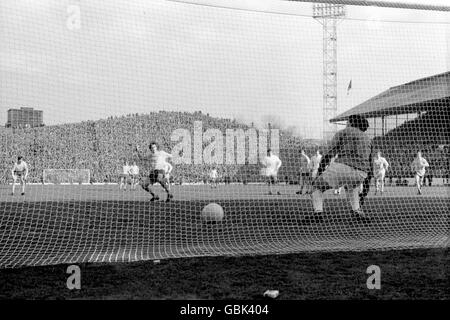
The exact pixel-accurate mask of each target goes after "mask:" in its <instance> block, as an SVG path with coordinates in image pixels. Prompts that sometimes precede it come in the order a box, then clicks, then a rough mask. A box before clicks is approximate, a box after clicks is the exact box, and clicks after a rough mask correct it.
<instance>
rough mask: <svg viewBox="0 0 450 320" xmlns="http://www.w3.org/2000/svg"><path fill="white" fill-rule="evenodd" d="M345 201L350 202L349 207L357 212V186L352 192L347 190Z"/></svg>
mask: <svg viewBox="0 0 450 320" xmlns="http://www.w3.org/2000/svg"><path fill="white" fill-rule="evenodd" d="M346 191H347V192H346V194H347V199H348V201H349V202H350V205H351V206H352V210H353V211H359V209H360V207H359V186H358V187H356V188H354V189H353V190H352V189H350V190H347V189H346Z"/></svg>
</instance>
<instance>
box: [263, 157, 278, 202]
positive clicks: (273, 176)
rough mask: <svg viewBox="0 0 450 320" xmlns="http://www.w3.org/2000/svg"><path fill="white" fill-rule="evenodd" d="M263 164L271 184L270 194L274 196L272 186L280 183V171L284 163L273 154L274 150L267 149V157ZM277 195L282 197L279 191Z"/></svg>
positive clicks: (264, 171)
mask: <svg viewBox="0 0 450 320" xmlns="http://www.w3.org/2000/svg"><path fill="white" fill-rule="evenodd" d="M262 164H263V166H264V168H263V173H264V175H265V176H266V177H267V181H268V184H269V194H270V195H272V194H273V193H272V185H274V184H276V183H277V181H278V178H277V175H278V170H279V169H280V167H281V164H282V162H281V160H280V158H278V157H277V156H276V155H274V154H273V153H272V150H270V149H267V156H266V157H265V158H264V159H263V161H262ZM277 194H278V195H280V194H281V193H280V191H277Z"/></svg>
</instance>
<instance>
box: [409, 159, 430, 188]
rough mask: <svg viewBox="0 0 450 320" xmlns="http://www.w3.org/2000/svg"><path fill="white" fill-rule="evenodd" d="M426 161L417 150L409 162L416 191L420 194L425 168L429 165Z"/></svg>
mask: <svg viewBox="0 0 450 320" xmlns="http://www.w3.org/2000/svg"><path fill="white" fill-rule="evenodd" d="M429 166H430V165H429V164H428V161H427V160H426V159H425V158H423V157H422V152H420V151H419V152H417V156H416V158H415V159H414V160H413V162H412V163H411V170H412V171H413V172H414V173H415V178H416V186H417V193H418V194H422V185H423V178H424V177H425V169H426V168H427V167H429Z"/></svg>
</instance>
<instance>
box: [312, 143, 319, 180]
mask: <svg viewBox="0 0 450 320" xmlns="http://www.w3.org/2000/svg"><path fill="white" fill-rule="evenodd" d="M320 161H322V155H321V154H320V150H317V151H316V154H315V155H314V156H312V157H311V162H310V169H311V178H312V179H315V178H317V172H318V171H319V166H320Z"/></svg>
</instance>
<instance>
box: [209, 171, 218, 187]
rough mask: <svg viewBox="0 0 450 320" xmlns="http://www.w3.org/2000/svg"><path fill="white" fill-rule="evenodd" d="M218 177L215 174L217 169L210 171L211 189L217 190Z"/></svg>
mask: <svg viewBox="0 0 450 320" xmlns="http://www.w3.org/2000/svg"><path fill="white" fill-rule="evenodd" d="M218 177H219V174H218V173H217V169H216V168H213V169H212V170H211V172H210V173H209V179H210V183H211V188H217V178H218Z"/></svg>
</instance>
